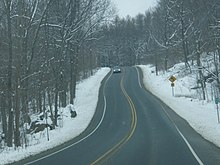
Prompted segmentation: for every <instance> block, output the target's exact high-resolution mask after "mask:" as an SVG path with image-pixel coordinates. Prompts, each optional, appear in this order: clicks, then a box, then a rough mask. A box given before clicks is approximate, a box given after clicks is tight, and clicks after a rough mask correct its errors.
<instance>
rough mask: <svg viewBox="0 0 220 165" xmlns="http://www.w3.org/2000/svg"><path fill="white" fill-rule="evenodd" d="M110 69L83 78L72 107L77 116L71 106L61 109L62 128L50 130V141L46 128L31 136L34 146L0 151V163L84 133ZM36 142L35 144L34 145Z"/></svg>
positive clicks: (50, 146) (15, 159) (24, 156)
mask: <svg viewBox="0 0 220 165" xmlns="http://www.w3.org/2000/svg"><path fill="white" fill-rule="evenodd" d="M109 71H110V69H109V68H102V69H100V70H98V71H97V73H96V74H95V75H94V76H91V77H89V78H88V79H86V80H83V81H82V82H80V83H79V84H77V87H76V99H75V104H74V106H73V107H72V108H74V110H76V112H77V117H76V118H71V117H70V111H69V110H70V106H71V105H68V106H67V107H66V108H64V109H62V110H60V111H62V114H63V122H62V125H63V127H62V128H57V129H55V130H52V131H49V141H48V140H47V134H46V130H45V132H44V133H38V134H36V135H35V137H31V138H30V139H31V142H30V143H31V144H32V146H28V147H27V148H26V149H23V148H20V149H18V150H16V151H14V150H13V149H8V150H7V151H3V152H1V153H0V164H6V163H11V162H14V161H17V160H20V159H24V158H26V157H28V156H30V155H35V154H37V153H40V152H42V151H45V150H47V149H50V148H53V147H55V146H57V145H59V144H62V143H64V142H66V141H68V140H71V139H72V138H74V137H76V136H77V135H79V134H80V133H82V132H83V131H84V130H85V129H86V128H87V126H88V125H89V123H90V121H91V119H92V117H93V115H94V113H95V109H96V105H97V102H98V93H99V87H100V85H101V81H102V80H103V78H104V77H105V76H106V74H107V73H108V72H109ZM33 144H34V145H33Z"/></svg>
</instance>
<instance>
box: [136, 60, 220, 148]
mask: <svg viewBox="0 0 220 165" xmlns="http://www.w3.org/2000/svg"><path fill="white" fill-rule="evenodd" d="M181 66H182V64H178V65H176V66H174V67H173V68H171V69H170V70H169V72H167V73H163V72H161V73H160V74H159V76H156V74H155V67H151V66H149V65H148V66H146V65H142V66H140V67H141V69H142V70H143V73H144V74H143V75H144V83H145V86H146V88H147V89H148V90H150V91H151V92H152V93H153V94H154V95H156V96H157V97H159V98H160V99H161V100H163V101H164V102H165V103H166V104H167V105H168V106H170V107H171V108H172V109H173V110H174V111H175V112H176V113H177V114H179V115H180V116H182V117H183V118H184V119H186V120H187V121H188V123H189V124H190V125H191V126H192V127H193V128H194V129H195V130H196V131H197V132H198V133H200V134H201V135H202V136H203V137H204V138H206V139H208V140H209V141H211V142H213V143H214V144H216V145H217V146H220V124H219V123H218V118H217V109H216V107H217V106H216V104H215V101H214V99H212V98H211V96H212V95H214V94H212V93H211V92H208V91H207V93H209V98H208V99H207V100H208V101H203V100H199V99H193V98H194V97H195V95H196V93H197V91H196V90H195V89H194V90H193V89H191V88H193V87H195V77H193V76H192V75H190V76H184V74H183V73H181V68H180V67H181ZM172 75H174V76H175V77H176V81H175V87H174V96H173V94H172V88H171V82H170V81H169V78H170V77H171V76H172ZM193 79H194V80H193ZM207 86H208V85H207ZM197 95H198V93H197Z"/></svg>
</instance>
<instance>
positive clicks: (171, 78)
mask: <svg viewBox="0 0 220 165" xmlns="http://www.w3.org/2000/svg"><path fill="white" fill-rule="evenodd" d="M169 80H170V82H171V88H172V96H174V86H175V84H174V82H175V81H176V77H174V76H170V78H169Z"/></svg>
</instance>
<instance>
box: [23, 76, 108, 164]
mask: <svg viewBox="0 0 220 165" xmlns="http://www.w3.org/2000/svg"><path fill="white" fill-rule="evenodd" d="M111 75H112V73H111V74H110V75H109V77H108V79H107V80H106V81H105V84H104V87H103V96H104V110H103V114H102V118H101V120H100V122H99V124H98V125H97V126H96V128H95V129H94V130H93V131H92V132H91V133H89V134H88V135H87V136H85V137H84V138H82V139H80V140H78V141H77V142H75V143H73V144H71V145H69V146H67V147H64V148H62V149H60V150H58V151H56V152H53V153H51V154H49V155H46V156H44V157H41V158H39V159H36V160H34V161H31V162H28V163H26V164H24V165H29V164H32V163H35V162H38V161H40V160H43V159H45V158H48V157H50V156H52V155H55V154H57V153H59V152H62V151H64V150H66V149H68V148H70V147H72V146H75V145H76V144H79V143H80V142H82V141H83V140H85V139H87V138H88V137H90V136H91V135H92V134H93V133H94V132H95V131H96V130H97V129H98V128H99V126H100V125H101V124H102V121H103V119H104V116H105V113H106V97H105V86H106V83H107V82H108V80H109V78H110V77H111ZM51 149H52V148H51ZM27 158H28V157H27Z"/></svg>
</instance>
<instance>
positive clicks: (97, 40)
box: [0, 0, 220, 147]
mask: <svg viewBox="0 0 220 165" xmlns="http://www.w3.org/2000/svg"><path fill="white" fill-rule="evenodd" d="M146 3H147V2H146ZM114 13H115V10H114V8H113V7H112V4H111V1H110V0H0V58H1V63H0V84H1V85H0V117H1V119H0V121H1V122H2V127H3V128H2V130H3V133H4V135H5V142H6V144H7V146H9V147H11V146H13V145H14V146H15V147H18V146H21V145H22V144H21V136H23V134H24V132H23V134H22V133H21V130H24V129H25V128H22V127H23V126H24V123H30V115H31V114H34V113H42V112H45V111H46V110H47V111H50V113H51V117H52V120H53V127H56V125H57V112H58V108H59V107H65V106H66V105H67V104H73V103H74V102H73V101H74V97H75V87H76V83H77V81H78V80H80V79H81V78H86V77H87V76H89V75H91V74H93V69H96V68H97V67H100V66H108V67H112V66H115V65H119V66H133V65H137V64H141V63H142V64H146V63H151V64H154V65H155V66H156V73H157V71H158V70H164V71H167V70H168V69H169V67H171V66H173V65H174V64H176V63H178V62H184V63H185V67H186V68H188V69H189V71H190V69H191V68H190V66H192V64H193V65H195V66H197V67H198V68H202V67H203V66H202V63H201V55H202V54H203V53H206V55H207V56H210V58H209V59H210V61H209V62H210V63H211V65H213V68H214V71H213V70H212V72H215V75H216V77H215V79H216V81H217V83H218V84H219V87H220V81H219V77H218V76H219V74H218V73H219V67H220V66H219V64H220V1H219V0H159V1H158V4H157V6H156V7H155V8H152V9H150V10H146V12H145V13H144V14H138V15H137V16H136V17H134V18H132V17H130V16H127V17H126V18H120V17H119V16H115V15H114ZM198 74H199V76H200V81H199V83H200V84H201V86H203V85H205V84H204V83H205V75H204V74H203V72H202V71H201V69H200V70H199V69H198ZM204 97H205V96H204ZM24 136H25V135H24Z"/></svg>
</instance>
